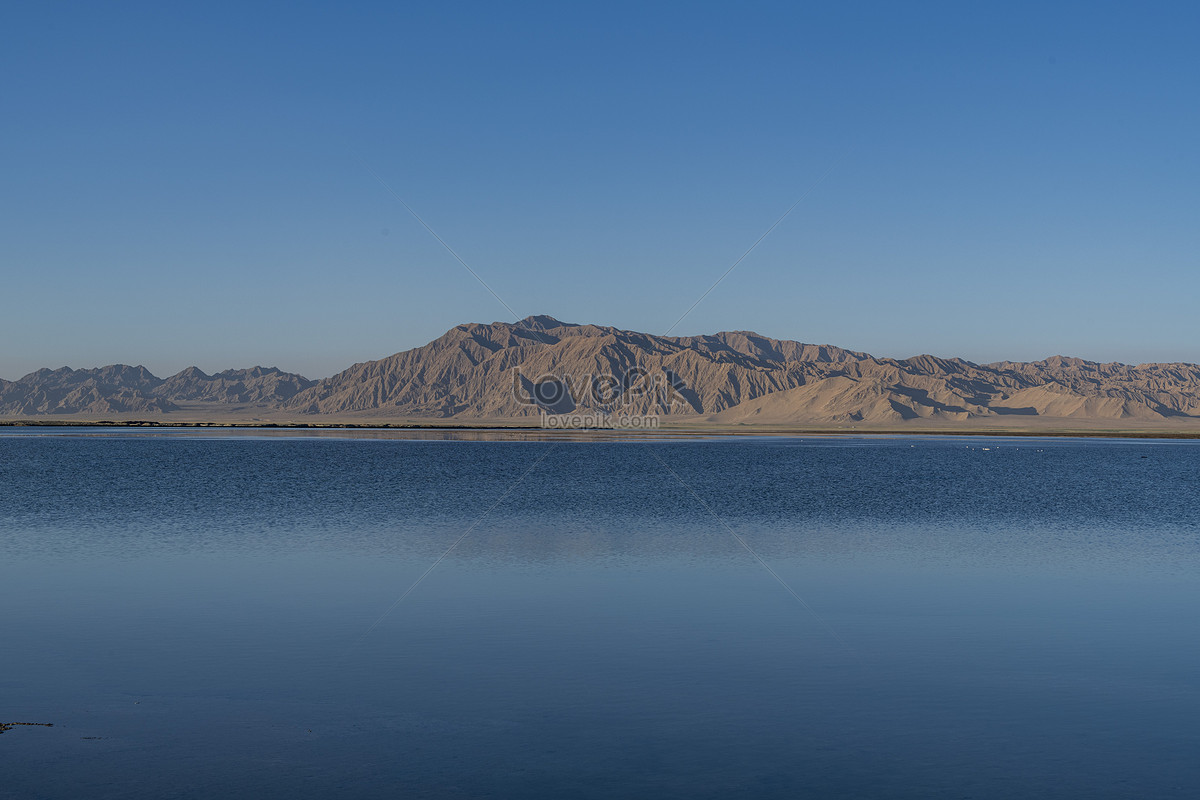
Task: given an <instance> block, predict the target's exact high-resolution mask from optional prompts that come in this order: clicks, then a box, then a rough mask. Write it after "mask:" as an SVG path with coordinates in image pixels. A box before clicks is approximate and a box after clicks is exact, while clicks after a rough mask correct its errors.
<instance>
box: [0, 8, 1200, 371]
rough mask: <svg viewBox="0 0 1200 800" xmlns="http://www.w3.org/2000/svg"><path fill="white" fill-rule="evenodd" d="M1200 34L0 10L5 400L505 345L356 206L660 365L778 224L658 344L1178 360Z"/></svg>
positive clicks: (693, 15) (595, 12) (863, 16)
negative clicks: (83, 374) (72, 382)
mask: <svg viewBox="0 0 1200 800" xmlns="http://www.w3.org/2000/svg"><path fill="white" fill-rule="evenodd" d="M177 6H178V7H177ZM1197 9H1200V6H1197V5H1195V4H1191V3H1183V2H1179V3H1170V4H1145V3H1139V4H1132V3H1123V4H1098V3H1079V4H1070V3H1058V4H1043V3H1029V4H1021V3H991V4H979V3H960V2H952V3H893V2H886V3H831V2H829V3H820V4H811V5H808V6H804V5H799V4H792V3H779V4H753V3H736V4H735V3H728V4H700V3H678V4H666V3H630V4H622V3H612V2H605V3H596V4H583V3H544V4H519V3H481V4H466V3H452V4H447V3H420V4H416V3H414V4H407V5H406V4H394V3H379V4H372V3H359V4H355V5H354V6H353V8H351V9H350V10H347V9H345V8H337V7H334V4H320V5H318V4H307V3H270V4H267V3H257V4H249V5H248V6H247V5H244V4H241V3H237V4H233V3H230V4H222V3H205V4H194V5H190V6H184V5H182V4H171V3H145V4H135V3H104V4H101V3H80V4H68V3H6V4H4V6H3V10H0V92H2V94H0V103H2V106H0V108H2V113H0V176H2V177H0V285H2V289H0V292H2V293H3V294H2V295H0V296H2V297H3V301H2V314H0V341H2V342H3V347H2V349H0V377H4V378H8V379H14V378H17V377H20V376H21V375H23V374H24V373H26V372H28V371H30V370H32V369H35V368H37V367H40V366H52V367H57V366H63V365H69V366H72V367H87V366H98V365H102V364H108V363H114V362H122V363H130V364H139V363H140V364H145V365H146V366H147V367H149V368H150V369H151V370H152V371H154V372H155V373H156V374H159V375H166V374H170V373H173V372H175V371H177V370H179V369H181V368H183V367H185V366H187V365H189V364H196V365H198V366H200V367H201V368H203V369H205V370H209V371H212V370H219V369H223V368H227V367H242V366H250V365H253V364H265V365H277V366H279V367H281V368H284V369H289V370H294V371H299V372H303V373H305V374H307V375H310V376H313V377H320V376H323V375H328V374H330V373H332V372H334V371H336V370H338V369H340V368H342V367H345V366H348V365H350V364H351V363H353V362H355V361H362V360H366V359H371V358H378V357H381V356H385V355H388V354H390V353H393V352H396V351H399V350H403V349H407V348H409V347H414V346H417V345H420V344H423V343H425V342H426V341H428V340H430V339H432V338H435V337H436V336H438V335H440V334H441V333H442V332H444V331H445V330H446V329H447V328H449V327H451V326H452V325H455V324H457V323H460V322H466V321H482V322H490V321H493V320H503V319H510V318H511V317H510V315H509V314H508V312H507V311H506V309H505V308H504V306H503V305H501V304H500V303H499V302H497V301H496V299H495V298H494V297H492V296H491V295H490V294H489V293H488V292H487V291H485V290H484V289H483V288H482V287H481V286H479V284H478V283H476V281H475V279H474V278H472V277H471V275H470V274H469V273H468V272H467V271H466V270H465V269H463V267H462V266H460V265H459V264H458V263H457V262H455V261H454V260H453V258H452V257H451V256H450V255H449V254H447V253H446V252H445V251H444V250H443V249H442V248H441V246H440V245H439V244H438V243H437V242H436V241H435V240H434V239H433V238H432V237H431V236H430V235H429V234H428V233H426V232H425V231H424V230H423V229H422V228H421V227H420V226H419V225H418V224H417V223H416V222H415V221H414V220H413V219H412V218H411V217H409V216H408V214H407V213H406V212H405V210H404V208H403V207H402V206H401V205H400V204H399V203H398V202H397V201H396V200H395V199H394V198H393V197H392V196H391V195H390V194H389V193H388V191H387V190H386V189H385V188H384V187H383V186H381V185H380V184H379V183H378V182H377V181H376V180H375V178H374V177H372V175H371V171H375V172H376V173H378V175H379V176H381V177H382V178H383V179H384V180H385V181H386V182H387V183H388V184H389V185H390V186H391V188H392V189H394V190H395V192H396V193H397V194H398V195H399V196H401V197H403V198H404V199H405V200H406V201H407V202H408V203H410V204H411V205H412V206H413V207H414V208H415V209H416V210H417V211H418V213H420V214H421V215H422V216H423V217H424V218H425V220H426V221H427V222H428V223H429V224H430V225H431V226H432V227H433V228H434V229H435V230H436V231H437V232H438V233H439V234H441V236H442V237H443V238H444V239H445V240H446V241H447V242H449V243H450V245H451V246H453V247H454V248H455V249H456V250H457V251H458V253H459V254H460V255H461V256H462V257H463V258H464V259H465V260H466V261H467V263H469V264H470V265H471V266H472V267H473V268H474V269H475V270H476V271H477V272H478V273H479V274H480V275H481V276H482V277H483V278H484V280H486V281H487V282H488V284H490V285H491V287H492V288H493V289H494V290H495V291H496V292H497V293H498V294H499V295H500V296H501V297H502V298H504V300H505V301H506V302H507V303H508V304H509V305H510V306H511V307H512V308H513V309H514V310H515V311H516V312H517V313H518V314H519V315H521V316H524V315H526V314H533V313H548V314H553V315H554V316H557V317H559V318H560V319H565V320H569V321H579V322H588V321H590V322H598V323H606V324H611V325H616V326H619V327H625V328H631V329H636V330H644V331H649V332H658V333H661V332H664V331H665V330H666V329H667V328H668V327H669V326H670V325H671V324H672V323H673V322H674V321H675V320H676V319H677V318H678V317H679V315H680V314H682V313H683V312H684V311H685V310H686V309H687V308H688V306H690V305H691V304H692V303H693V302H694V301H695V300H696V298H698V297H699V296H700V295H701V294H702V293H703V292H704V291H705V290H706V289H708V288H709V286H710V285H711V284H712V283H713V281H714V280H716V279H717V277H718V276H720V275H721V273H722V272H724V271H725V270H726V269H727V268H728V267H729V265H730V264H732V263H733V262H734V260H736V259H737V257H738V256H739V255H741V254H742V252H743V251H744V250H745V249H746V248H747V247H749V246H750V245H751V244H752V243H753V242H754V240H755V239H756V238H758V236H759V235H761V234H762V232H763V231H764V230H766V228H767V227H768V226H769V225H770V224H771V223H772V222H773V221H774V220H775V219H776V218H778V216H779V215H780V214H781V213H783V211H784V210H785V209H786V208H787V207H788V206H789V205H791V204H792V203H793V202H794V201H795V200H796V199H797V198H798V197H801V196H802V195H804V196H805V199H804V200H803V202H801V203H800V205H799V206H797V208H796V210H795V211H794V212H793V213H792V215H791V216H790V217H789V218H788V219H787V220H785V221H784V222H783V223H782V224H781V225H780V226H779V227H778V228H777V229H776V230H775V231H774V233H773V234H772V235H771V236H770V237H768V238H767V239H766V240H765V241H764V242H763V243H762V244H761V245H760V246H759V248H758V249H757V250H756V251H755V252H754V253H752V254H751V255H750V256H749V257H748V258H747V259H746V260H745V261H744V262H743V263H742V264H741V265H740V266H739V267H738V268H737V269H736V270H734V272H733V273H732V274H731V275H730V276H729V277H728V278H726V279H725V281H724V282H723V283H722V284H721V285H720V286H719V287H717V288H716V289H715V290H714V291H713V292H712V293H711V294H710V295H709V296H708V297H707V298H706V299H705V300H704V302H702V303H701V304H700V305H699V306H698V307H697V308H696V309H695V311H693V312H692V313H691V314H690V315H689V316H688V317H687V319H685V320H684V321H683V322H682V323H681V324H680V325H679V327H678V328H677V329H676V333H681V334H694V333H703V332H714V331H718V330H729V329H752V330H757V331H759V332H761V333H764V334H767V335H770V336H774V337H778V338H789V339H799V340H801V341H808V342H821V343H824V342H828V343H833V344H838V345H842V346H845V347H851V348H855V349H861V350H867V351H869V352H872V353H875V354H878V355H886V356H897V357H903V356H908V355H914V354H917V353H921V352H930V353H934V354H938V355H961V356H963V357H966V358H970V359H972V360H976V361H990V360H995V359H1000V358H1019V359H1033V358H1041V357H1044V356H1047V355H1051V354H1055V353H1065V354H1070V355H1079V356H1083V357H1086V358H1092V359H1096V360H1122V361H1133V362H1138V361H1146V360H1164V361H1165V360H1187V361H1193V362H1200V336H1198V334H1200V322H1198V321H1197V319H1198V317H1197V314H1196V311H1195V305H1196V302H1197V299H1198V298H1200V268H1198V267H1200V219H1197V217H1198V215H1200V147H1198V146H1197V142H1200V89H1198V87H1200V48H1198V47H1197V45H1196V43H1197V41H1200V11H1198V10H1197ZM822 175H824V177H822ZM806 192H807V195H805V193H806Z"/></svg>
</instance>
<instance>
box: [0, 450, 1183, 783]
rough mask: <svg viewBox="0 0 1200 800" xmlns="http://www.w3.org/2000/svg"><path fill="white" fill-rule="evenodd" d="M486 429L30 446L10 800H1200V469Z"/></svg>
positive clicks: (3, 614) (1105, 460) (0, 478)
mask: <svg viewBox="0 0 1200 800" xmlns="http://www.w3.org/2000/svg"><path fill="white" fill-rule="evenodd" d="M430 436H433V435H430ZM458 438H461V439H467V438H469V439H470V440H457V439H456V437H453V436H440V437H438V438H429V437H424V438H423V437H421V436H418V435H405V436H402V435H391V436H388V435H383V434H380V435H371V434H354V435H351V434H349V433H347V434H343V435H339V434H336V433H334V434H321V435H316V434H314V435H304V434H301V433H287V434H278V433H276V434H267V433H265V432H264V433H262V435H256V434H254V433H246V432H241V433H238V434H229V435H226V434H220V433H218V432H211V431H209V432H195V431H175V432H168V431H151V432H146V433H140V432H136V431H114V430H81V429H69V430H68V429H6V430H5V431H4V432H3V433H0V723H11V722H35V723H53V727H35V726H15V727H12V728H10V729H8V730H7V731H5V732H3V733H2V734H0V796H3V797H13V798H76V797H89V798H108V797H112V798H116V797H121V798H126V797H145V798H164V797H189V798H191V797H194V798H201V797H203V798H211V797H224V798H240V797H246V798H276V797H278V798H298V797H305V798H307V797H312V798H319V797H368V798H375V797H378V798H394V797H438V798H442V797H451V798H453V797H530V798H564V797H581V798H608V797H616V796H621V797H647V798H672V797H679V798H696V797H713V798H717V797H719V798H728V797H739V796H742V797H769V798H797V797H820V798H827V797H889V798H909V797H911V798H967V797H970V798H1013V797H1078V798H1098V797H1113V798H1117V797H1120V798H1133V797H1181V798H1183V797H1186V798H1194V797H1197V796H1200V637H1198V636H1197V633H1198V632H1200V625H1198V624H1197V623H1198V620H1197V617H1198V616H1200V502H1198V498H1200V442H1196V443H1193V442H1180V441H1148V440H1142V441H1130V440H1096V439H1050V438H1044V439H1043V438H1037V439H1034V438H1011V439H1010V438H982V437H979V438H964V437H929V438H920V437H891V438H884V437H829V438H766V437H764V438H750V437H745V438H743V437H730V438H722V439H709V440H704V439H696V440H665V439H650V438H638V439H636V440H632V441H629V440H626V441H620V440H601V441H565V440H555V441H538V440H522V439H521V437H518V436H506V437H498V438H497V440H492V441H489V440H488V439H489V437H488V436H486V435H474V436H471V437H458ZM456 542H457V546H453V545H455V543H456ZM431 567H432V570H431ZM430 570H431V571H430ZM422 578H423V579H422ZM414 584H416V585H415V588H414Z"/></svg>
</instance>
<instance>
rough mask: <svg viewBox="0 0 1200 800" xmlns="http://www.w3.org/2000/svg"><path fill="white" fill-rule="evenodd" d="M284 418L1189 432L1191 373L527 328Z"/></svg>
mask: <svg viewBox="0 0 1200 800" xmlns="http://www.w3.org/2000/svg"><path fill="white" fill-rule="evenodd" d="M631 375H632V376H633V378H632V379H629V378H628V376H631ZM592 376H614V377H615V378H616V379H617V380H625V381H626V382H627V383H632V384H634V386H635V388H634V390H633V391H630V392H627V393H626V394H625V395H624V396H622V397H620V398H617V399H615V400H611V401H610V402H601V401H603V400H608V399H609V398H604V397H600V398H597V397H596V396H595V394H594V393H592V392H589V391H587V390H586V382H587V380H588V378H589V377H592ZM639 380H640V381H641V383H640V384H639V383H638V381H639ZM556 384H557V385H556ZM639 385H640V386H641V387H642V388H644V387H646V386H654V387H663V386H666V385H671V386H673V387H675V391H674V392H672V393H670V394H665V393H662V392H658V391H651V392H644V391H639V390H638V388H637V387H638V386H639ZM538 387H541V388H543V391H540V392H539V391H537V390H536V389H537V388H538ZM545 387H549V389H548V390H545ZM564 388H565V391H564ZM564 395H565V397H562V396H564ZM560 397H562V399H559V398H560ZM539 399H541V400H542V401H543V402H541V403H537V402H531V400H533V401H536V400H539ZM285 405H286V407H287V408H290V409H293V410H296V411H301V412H304V413H310V414H345V413H353V412H365V411H374V412H377V413H379V414H381V415H395V416H403V417H421V416H435V417H459V418H471V419H479V418H491V417H519V416H529V415H535V414H540V413H541V412H542V411H543V410H550V411H558V412H562V411H572V410H597V409H619V410H623V411H628V412H630V413H641V414H644V413H658V414H672V415H680V416H684V417H695V418H704V419H710V420H712V421H716V422H729V423H737V422H769V423H774V424H788V423H854V422H863V423H901V422H904V421H906V420H912V419H919V418H924V419H932V420H954V421H966V420H970V419H982V418H998V417H1012V416H1025V417H1039V416H1040V417H1047V416H1051V417H1055V418H1066V419H1083V418H1086V419H1111V420H1117V419H1143V420H1146V419H1168V418H1193V417H1194V418H1198V419H1200V367H1197V366H1195V365H1190V364H1144V365H1141V366H1137V367H1133V366H1129V365H1124V364H1096V363H1093V362H1087V361H1082V360H1079V359H1065V358H1061V357H1055V358H1052V359H1047V360H1045V361H1040V362H1034V363H1014V362H1005V363H1001V364H991V365H979V364H974V363H971V362H969V361H964V360H962V359H943V358H937V357H934V356H928V355H924V356H917V357H914V358H909V359H904V360H895V359H878V358H874V357H872V356H870V355H867V354H866V353H859V352H853V351H849V350H844V349H842V348H839V347H834V346H831V345H810V344H801V343H799V342H789V341H778V340H775V339H768V338H766V337H763V336H759V335H758V334H755V333H750V332H744V331H736V332H726V333H718V334H714V335H711V336H697V337H664V336H653V335H651V334H645V333H637V332H633V331H622V330H619V329H616V328H610V327H605V326H599V325H576V324H571V323H564V322H559V321H558V320H556V319H554V318H552V317H546V316H538V317H528V318H526V319H524V320H522V321H521V322H519V323H515V324H509V323H502V322H496V323H493V324H491V325H482V324H468V325H460V326H458V327H456V328H453V329H452V330H450V331H449V332H447V333H446V334H445V335H444V336H442V337H440V338H439V339H436V340H435V341H433V342H430V343H429V344H427V345H425V346H424V347H418V348H415V349H413V350H408V351H405V352H402V353H397V354H396V355H393V356H390V357H389V358H385V359H382V360H379V361H371V362H367V363H363V364H356V365H355V366H353V367H351V368H350V369H348V370H345V371H344V372H341V373H339V374H337V375H334V376H333V377H331V378H327V379H325V380H323V381H320V382H319V383H317V385H315V386H313V387H312V388H310V389H307V390H305V391H303V392H300V393H299V394H297V395H296V396H295V397H294V398H293V399H292V400H291V401H289V402H288V403H286V404H285Z"/></svg>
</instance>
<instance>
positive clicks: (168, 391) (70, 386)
mask: <svg viewBox="0 0 1200 800" xmlns="http://www.w3.org/2000/svg"><path fill="white" fill-rule="evenodd" d="M312 385H313V381H310V380H308V379H307V378H305V377H303V376H301V375H294V374H292V373H288V372H281V371H280V370H278V369H276V368H274V367H252V368H250V369H242V370H226V371H225V372H220V373H217V374H216V375H206V374H205V373H204V372H202V371H201V370H200V369H198V368H196V367H188V368H187V369H185V370H183V371H182V372H180V373H178V374H176V375H173V376H171V377H170V378H167V379H166V380H163V379H161V378H157V377H155V376H154V375H152V374H151V373H150V371H149V370H147V369H146V368H145V367H129V366H126V365H124V364H113V365H111V366H108V367H101V368H99V369H70V368H68V367H62V368H61V369H56V370H50V369H40V370H38V371H37V372H31V373H30V374H28V375H26V376H25V377H23V378H21V379H20V380H17V381H3V382H0V414H4V415H6V416H20V417H33V416H42V415H47V414H88V415H103V414H129V413H139V414H147V415H157V414H166V413H170V412H173V411H178V410H179V404H180V403H188V402H197V401H201V402H203V401H208V402H213V403H218V404H224V405H235V404H259V405H263V406H268V407H275V406H277V405H278V404H279V403H281V402H283V401H284V400H287V399H289V398H291V397H293V396H294V395H295V394H296V393H297V392H299V391H301V390H302V389H307V388H308V387H309V386H312Z"/></svg>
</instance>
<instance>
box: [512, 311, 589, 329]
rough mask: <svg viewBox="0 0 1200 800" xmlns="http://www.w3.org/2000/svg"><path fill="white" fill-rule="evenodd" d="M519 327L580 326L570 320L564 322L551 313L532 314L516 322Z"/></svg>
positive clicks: (551, 327)
mask: <svg viewBox="0 0 1200 800" xmlns="http://www.w3.org/2000/svg"><path fill="white" fill-rule="evenodd" d="M516 325H517V327H521V328H529V329H530V330H535V331H548V330H551V329H553V328H574V327H578V326H576V325H574V324H572V323H570V322H562V321H560V320H557V319H555V318H554V317H552V316H550V315H549V314H530V315H529V316H528V317H526V318H525V319H523V320H521V321H520V322H518V323H516Z"/></svg>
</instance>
